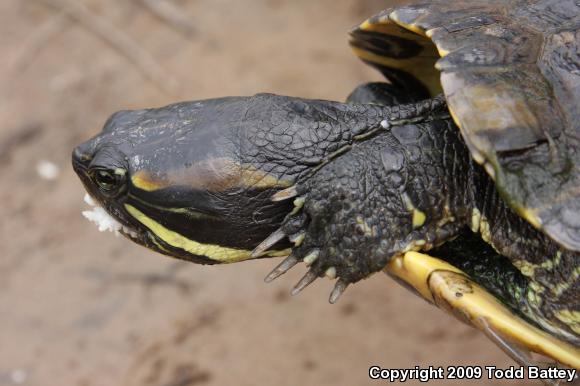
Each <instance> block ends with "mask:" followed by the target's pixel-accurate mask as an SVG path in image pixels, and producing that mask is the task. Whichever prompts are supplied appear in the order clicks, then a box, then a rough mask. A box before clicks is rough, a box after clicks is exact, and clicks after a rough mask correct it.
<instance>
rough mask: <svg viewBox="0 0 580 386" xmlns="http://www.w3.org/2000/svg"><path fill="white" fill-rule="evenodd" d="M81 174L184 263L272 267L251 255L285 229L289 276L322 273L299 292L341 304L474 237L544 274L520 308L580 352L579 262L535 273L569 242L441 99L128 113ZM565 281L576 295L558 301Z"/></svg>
mask: <svg viewBox="0 0 580 386" xmlns="http://www.w3.org/2000/svg"><path fill="white" fill-rule="evenodd" d="M73 165H74V167H75V170H76V171H77V173H79V176H80V177H81V179H82V181H83V183H84V184H85V186H86V188H87V190H88V191H89V192H90V193H91V194H92V195H93V196H94V197H95V198H96V199H97V200H98V201H99V202H100V203H101V204H102V205H103V206H104V207H105V208H106V209H107V211H108V212H109V213H110V214H111V215H113V216H114V217H116V218H117V219H119V220H120V221H121V222H122V223H123V224H124V225H126V226H129V227H132V228H134V229H135V231H136V232H137V234H138V236H130V237H131V239H132V240H133V241H135V242H137V243H139V244H142V245H145V246H147V247H149V248H151V249H154V250H157V251H159V252H161V253H165V254H168V255H171V256H175V257H179V258H183V259H187V260H190V261H194V262H199V263H205V264H206V263H220V262H234V261H240V260H245V259H247V258H251V257H263V254H261V253H258V252H261V251H260V249H261V248H262V246H264V244H262V245H261V246H260V247H259V248H258V250H259V251H254V254H252V255H250V254H249V252H248V253H246V252H245V250H250V251H251V250H252V249H253V248H255V247H256V244H257V243H258V241H257V240H261V239H265V238H266V237H267V236H268V234H270V233H271V232H272V231H274V230H275V229H276V228H278V227H280V229H281V231H279V232H275V233H274V236H275V237H273V238H268V239H267V240H269V241H268V242H266V243H265V244H266V247H269V246H274V248H276V249H278V250H280V249H282V248H283V247H287V246H288V243H287V242H286V241H285V240H283V237H282V236H285V235H287V236H289V239H290V241H292V242H294V244H295V247H294V248H293V251H292V255H291V256H290V257H289V258H288V260H286V263H283V267H282V268H281V269H279V270H278V271H275V275H274V276H277V275H279V274H281V273H283V272H284V271H285V270H287V269H288V268H289V267H291V266H292V265H294V264H295V263H296V262H298V261H302V260H304V261H305V262H306V263H307V264H309V265H311V268H310V271H309V273H307V275H306V276H305V278H303V280H302V281H301V282H300V283H299V284H298V285H297V287H296V289H295V292H296V291H299V290H300V289H302V288H304V287H305V286H306V285H307V284H309V283H310V282H312V281H313V280H315V279H316V278H317V277H319V276H323V275H325V274H326V275H327V276H331V277H337V278H338V279H339V280H338V284H337V287H336V288H337V289H335V291H333V294H332V295H331V300H336V298H337V296H339V295H340V293H341V292H342V291H343V290H344V288H345V287H346V286H347V285H348V284H350V283H353V282H356V281H358V280H360V279H363V278H365V277H367V276H369V275H371V274H372V273H374V272H377V271H379V270H381V269H383V268H384V266H385V265H386V264H387V263H388V262H389V260H390V259H392V258H393V257H395V256H397V255H400V254H403V253H405V252H406V251H410V250H416V251H427V250H430V249H431V248H433V247H436V246H438V245H440V244H443V243H445V242H446V241H449V240H451V239H453V238H454V237H456V236H458V235H461V234H462V232H463V231H464V229H465V227H470V228H472V229H473V230H475V231H477V232H481V233H482V236H483V237H484V239H486V241H488V242H489V243H490V244H492V245H493V247H494V248H495V249H496V250H497V251H499V252H500V253H501V254H502V255H504V256H506V257H507V258H508V259H509V260H510V261H511V262H512V263H513V264H514V265H515V266H516V267H518V268H520V270H521V271H522V273H524V275H528V278H529V281H528V282H526V281H522V282H521V283H519V282H518V283H515V288H514V292H515V293H514V294H513V299H510V300H509V301H508V304H513V305H517V307H518V310H520V311H521V313H522V314H524V315H525V316H526V317H527V318H529V319H530V320H533V321H535V322H536V323H537V324H539V325H541V326H542V328H544V329H545V330H548V331H550V332H551V333H552V334H554V335H556V336H559V337H561V338H563V339H565V340H568V341H570V342H572V343H574V344H578V342H579V339H578V336H579V335H578V331H577V330H574V328H576V326H575V325H574V324H573V323H569V322H568V323H566V320H564V321H562V320H560V319H558V315H557V312H558V311H559V310H560V309H563V308H564V307H565V309H566V310H568V311H571V312H578V310H580V307H579V304H578V303H579V299H577V297H574V296H573V295H574V294H575V293H578V288H577V280H576V279H575V278H573V280H571V279H570V278H571V277H572V271H573V270H574V269H575V267H577V266H578V258H579V256H578V254H573V253H571V252H567V251H560V253H561V259H560V261H559V264H553V267H536V268H535V269H536V270H537V271H536V273H541V272H540V270H542V269H544V270H547V269H548V268H549V269H550V272H547V271H546V272H547V273H545V274H540V275H537V274H536V275H534V274H530V272H529V270H527V269H526V268H527V267H524V265H525V263H530V264H535V263H543V262H546V261H547V258H546V256H555V255H556V252H558V251H559V250H558V247H557V246H556V244H555V243H553V242H552V241H551V240H549V239H548V238H547V237H545V236H543V235H542V234H541V233H540V232H539V231H537V230H535V229H533V228H532V227H531V226H530V225H529V224H528V223H527V222H525V221H524V220H522V219H521V218H520V217H519V216H518V215H517V214H515V213H514V212H512V211H511V210H510V209H509V208H508V207H507V206H506V204H505V203H504V201H503V200H501V199H500V198H499V196H498V193H497V192H496V191H495V188H494V185H493V182H492V181H491V180H490V179H489V177H488V176H487V174H486V173H485V171H484V170H483V169H482V168H480V167H479V166H478V165H476V164H475V163H474V162H473V161H472V159H471V155H470V153H469V151H468V149H467V147H466V146H465V144H464V142H463V140H462V138H461V136H460V133H459V130H458V128H457V127H456V126H455V125H454V123H453V121H452V120H451V119H450V117H449V115H448V111H447V109H446V105H445V103H444V101H443V99H442V98H440V97H439V98H436V99H433V100H426V101H422V102H418V103H415V104H407V105H398V106H392V107H388V106H387V107H385V106H379V105H370V104H356V103H353V104H343V103H338V102H329V101H315V100H306V99H300V98H290V97H283V96H275V95H270V94H260V95H257V96H254V97H249V98H243V97H240V98H223V99H215V100H208V101H199V102H186V103H181V104H177V105H172V106H167V107H164V108H160V109H150V110H143V111H137V112H122V113H118V114H117V115H115V116H114V117H113V118H111V120H109V121H108V123H107V125H106V127H105V130H104V132H103V133H102V134H101V135H98V136H97V137H95V138H93V139H92V140H90V141H88V142H87V143H85V144H83V145H81V146H79V147H78V148H77V149H76V150H75V152H74V154H73ZM111 168H114V169H113V172H115V170H116V171H119V170H121V174H116V176H117V177H115V178H116V179H117V182H115V183H116V184H117V185H118V186H115V187H114V190H113V191H112V192H113V193H114V194H112V193H111V191H109V192H104V191H102V189H101V188H99V186H98V183H97V180H96V177H95V170H103V169H111ZM123 173H124V174H123ZM121 175H122V178H121V177H119V176H121ZM192 176H194V177H195V178H193V177H192ZM271 180H273V181H274V182H272V181H271ZM289 185H293V186H294V187H293V188H291V189H290V191H291V192H292V193H291V194H289V195H290V196H295V195H296V197H293V198H294V200H295V201H294V202H295V204H296V205H297V207H296V209H295V210H293V211H292V213H290V214H288V212H289V211H290V210H291V209H292V208H291V205H288V201H281V202H272V200H271V197H272V194H273V193H274V192H276V191H280V190H281V189H282V187H284V186H289ZM277 194H280V193H277ZM151 203H155V206H151V205H150V204H151ZM128 208H133V209H132V210H131V211H129V210H128ZM135 208H137V210H138V211H140V213H141V214H139V215H138V217H135V216H136V215H135V213H138V212H135ZM476 209H477V211H475V210H476ZM476 213H479V215H478V216H475V220H476V221H474V214H476ZM286 214H287V216H286V218H285V219H284V220H283V221H282V218H283V216H284V215H286ZM152 221H154V222H155V224H153V223H152ZM152 224H153V225H152ZM162 236H163V237H162ZM210 244H211V245H210ZM208 245H210V246H208ZM224 248H227V253H226V252H224V251H225V249H224ZM262 249H263V248H262ZM232 251H233V252H232ZM238 252H239V253H238ZM232 253H234V254H233V255H232ZM224 256H226V257H227V258H224ZM473 258H474V260H477V258H478V256H477V253H474V257H473ZM474 266H477V267H476V269H473V270H472V271H473V272H476V273H477V272H479V274H480V275H485V274H488V273H490V272H491V274H494V275H495V277H496V278H495V279H492V280H488V284H489V283H495V284H496V285H497V286H502V284H503V283H502V282H501V281H502V280H510V276H509V275H508V274H502V273H499V274H497V273H493V270H494V269H496V268H497V267H490V270H489V271H486V272H482V266H481V264H480V265H479V266H478V265H477V263H474ZM483 271H485V269H483ZM500 272H501V269H500ZM564 278H565V279H567V280H568V282H569V283H570V284H569V287H568V288H563V289H561V290H558V291H556V292H557V293H553V291H554V290H555V289H556V288H560V287H558V286H559V285H560V284H561V281H562V280H563V279H564ZM474 279H475V280H477V277H474ZM482 281H483V282H485V280H482ZM507 284H510V285H513V284H514V283H511V282H510V283H507ZM564 302H565V303H564ZM560 316H562V315H560ZM564 319H566V315H564Z"/></svg>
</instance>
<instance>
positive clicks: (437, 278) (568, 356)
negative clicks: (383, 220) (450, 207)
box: [385, 252, 580, 368]
mask: <svg viewBox="0 0 580 386" xmlns="http://www.w3.org/2000/svg"><path fill="white" fill-rule="evenodd" d="M385 272H387V273H388V274H390V275H393V276H395V277H397V278H399V279H401V280H403V281H404V282H406V283H408V284H409V285H411V286H412V287H413V288H415V289H416V290H417V291H418V292H419V294H420V295H421V296H423V297H424V298H425V299H426V300H428V301H429V302H432V303H436V305H438V306H439V307H441V308H443V309H445V310H447V311H449V312H451V313H452V314H453V315H455V316H457V317H459V318H460V319H461V320H463V321H465V322H467V323H469V324H472V325H473V326H474V327H476V328H478V329H480V330H483V329H484V328H485V326H483V325H482V323H481V320H482V319H483V320H486V321H487V323H488V325H489V326H490V327H491V328H493V330H494V331H497V332H498V333H501V335H502V336H504V337H507V338H509V339H510V340H511V341H513V342H515V343H517V344H519V345H521V346H523V347H526V348H528V349H529V350H531V351H534V352H537V353H540V354H543V355H547V356H549V357H551V358H554V359H555V360H557V361H558V362H560V363H562V364H565V365H568V366H571V367H573V368H580V349H579V348H576V347H574V346H572V345H571V344H569V343H567V342H564V341H561V340H558V339H556V338H555V337H553V336H551V335H550V334H548V333H546V332H544V331H542V330H540V329H538V328H537V327H535V326H532V325H531V324H529V323H528V322H526V321H524V320H523V319H520V318H519V317H518V316H516V315H514V313H513V312H512V311H511V310H509V309H508V308H507V307H506V306H505V305H503V304H502V303H501V302H500V301H499V300H497V299H496V298H495V297H494V296H492V295H491V294H489V293H488V292H487V291H486V290H485V289H484V288H482V287H480V286H479V285H478V284H476V283H475V282H473V281H472V280H471V279H470V278H469V277H468V276H467V275H466V274H465V273H464V272H462V271H460V270H459V269H457V268H456V267H454V266H452V265H450V264H448V263H446V262H444V261H442V260H439V259H436V258H433V257H431V256H428V255H424V254H422V253H417V252H408V253H406V254H405V255H403V256H398V257H395V258H393V259H392V260H391V262H390V263H389V264H388V265H387V267H386V268H385ZM561 316H562V317H563V318H565V319H566V320H570V319H572V320H573V322H574V323H575V322H576V321H577V319H578V315H568V314H566V313H565V312H564V313H563V314H562V315H561Z"/></svg>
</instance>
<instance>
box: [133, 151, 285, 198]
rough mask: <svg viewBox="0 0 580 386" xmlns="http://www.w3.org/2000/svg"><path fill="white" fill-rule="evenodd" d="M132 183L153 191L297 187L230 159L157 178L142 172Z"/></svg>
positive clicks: (218, 159) (172, 171) (198, 165)
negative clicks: (178, 188)
mask: <svg viewBox="0 0 580 386" xmlns="http://www.w3.org/2000/svg"><path fill="white" fill-rule="evenodd" d="M131 181H132V182H133V185H135V186H136V187H137V188H139V189H141V190H145V191H149V192H150V191H154V190H158V189H163V188H167V187H170V186H178V185H181V186H189V187H192V188H197V189H206V190H209V191H212V192H220V191H224V190H227V189H231V188H258V189H260V188H287V187H289V186H291V185H292V184H293V181H289V180H281V179H278V178H277V177H276V176H274V175H271V174H269V173H266V172H263V171H261V170H258V169H256V168H255V167H254V166H252V165H240V164H238V163H236V162H234V161H233V160H231V159H229V158H211V159H207V160H204V161H201V162H198V163H196V164H195V165H194V166H192V167H189V168H181V169H176V170H168V171H167V172H165V174H163V175H161V176H159V177H155V178H154V177H153V176H151V175H150V174H149V172H147V171H146V170H139V171H138V172H136V173H135V174H134V175H133V176H132V177H131Z"/></svg>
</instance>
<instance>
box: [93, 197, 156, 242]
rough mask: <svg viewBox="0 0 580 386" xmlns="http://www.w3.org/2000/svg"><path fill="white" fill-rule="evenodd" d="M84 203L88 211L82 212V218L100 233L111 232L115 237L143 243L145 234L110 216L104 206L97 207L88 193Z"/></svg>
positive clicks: (126, 222)
mask: <svg viewBox="0 0 580 386" xmlns="http://www.w3.org/2000/svg"><path fill="white" fill-rule="evenodd" d="M84 202H85V203H86V204H87V205H89V207H90V210H84V211H83V212H82V214H83V216H84V217H85V218H86V219H87V220H89V221H90V222H93V223H95V224H96V225H97V227H98V229H99V231H100V232H106V231H109V232H113V233H114V234H115V235H116V236H118V235H122V236H125V237H126V238H128V239H130V240H132V241H135V242H138V243H140V244H142V243H143V240H144V239H145V238H146V235H145V232H143V231H141V230H140V229H138V228H137V227H134V226H133V225H132V224H130V223H129V222H128V221H124V220H122V219H120V218H119V217H115V216H113V215H111V213H109V211H107V210H106V209H105V207H104V206H101V205H99V204H98V203H97V202H96V201H95V199H94V198H93V197H92V196H91V195H90V194H88V193H85V196H84Z"/></svg>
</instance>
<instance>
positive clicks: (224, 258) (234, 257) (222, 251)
mask: <svg viewBox="0 0 580 386" xmlns="http://www.w3.org/2000/svg"><path fill="white" fill-rule="evenodd" d="M125 209H126V210H127V212H129V214H130V215H131V216H133V217H134V218H135V219H136V220H137V221H139V222H140V223H141V224H143V225H144V226H146V227H147V228H148V229H149V230H150V231H151V232H153V233H154V234H155V236H157V237H158V238H159V239H160V240H162V241H163V242H165V243H167V244H169V245H171V246H172V247H174V248H179V249H182V250H184V251H186V252H188V253H191V254H194V255H198V256H205V257H207V258H209V259H211V260H214V261H218V262H220V263H235V262H238V261H243V260H247V259H250V258H251V253H252V252H251V251H246V250H243V249H235V248H228V247H220V246H219V245H213V244H201V243H198V242H196V241H193V240H190V239H188V238H187V237H184V236H183V235H181V234H179V233H177V232H174V231H172V230H170V229H167V228H165V227H164V226H163V225H161V224H159V223H158V222H156V221H155V220H153V219H151V218H150V217H148V216H147V215H146V214H144V213H143V212H141V211H139V210H138V209H137V208H135V207H134V206H131V205H129V204H125ZM284 254H288V251H287V250H284V251H272V252H270V253H268V256H282V255H284Z"/></svg>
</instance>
